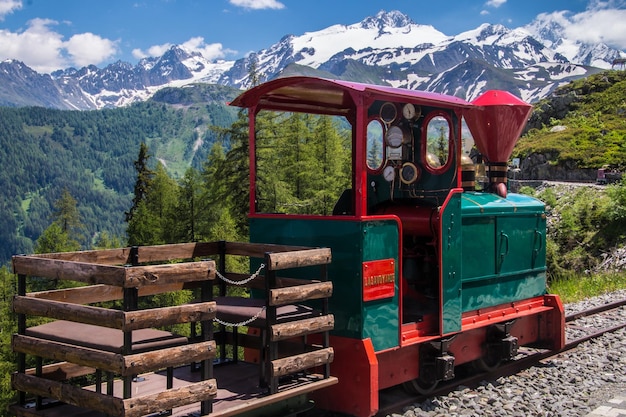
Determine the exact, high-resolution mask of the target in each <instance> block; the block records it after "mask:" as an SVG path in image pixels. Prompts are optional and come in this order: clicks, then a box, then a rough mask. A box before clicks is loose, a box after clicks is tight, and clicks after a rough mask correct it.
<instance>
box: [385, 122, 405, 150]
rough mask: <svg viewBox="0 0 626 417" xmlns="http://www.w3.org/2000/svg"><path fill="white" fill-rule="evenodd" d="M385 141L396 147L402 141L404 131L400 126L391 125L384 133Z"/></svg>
mask: <svg viewBox="0 0 626 417" xmlns="http://www.w3.org/2000/svg"><path fill="white" fill-rule="evenodd" d="M385 142H387V145H389V146H391V147H392V148H398V147H400V146H402V144H403V143H404V131H403V130H402V128H400V126H391V127H390V128H389V129H387V134H385Z"/></svg>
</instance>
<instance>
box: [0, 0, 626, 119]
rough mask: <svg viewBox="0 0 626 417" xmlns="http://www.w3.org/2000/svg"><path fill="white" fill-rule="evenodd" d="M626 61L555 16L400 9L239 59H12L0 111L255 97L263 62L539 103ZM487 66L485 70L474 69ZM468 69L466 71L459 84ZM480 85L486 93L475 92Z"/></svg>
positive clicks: (266, 70)
mask: <svg viewBox="0 0 626 417" xmlns="http://www.w3.org/2000/svg"><path fill="white" fill-rule="evenodd" d="M622 57H626V54H625V53H624V52H623V51H619V50H616V49H612V48H609V47H608V46H607V45H604V44H593V45H587V44H583V43H580V42H575V41H572V40H568V39H567V38H566V37H565V31H564V28H563V26H562V24H561V23H560V22H559V21H558V19H557V18H555V17H550V16H547V15H540V16H538V18H537V19H536V20H535V21H534V22H532V23H531V24H529V25H527V26H524V27H520V28H514V29H509V28H506V27H505V26H503V25H499V24H496V25H493V24H483V25H480V26H479V27H478V28H476V29H473V30H469V31H465V32H462V33H459V34H457V35H454V36H448V35H445V34H443V33H442V32H440V31H438V30H437V29H436V28H434V27H433V26H431V25H424V24H418V23H415V22H414V21H413V20H412V19H411V18H410V17H409V16H407V15H405V14H403V13H402V12H400V11H397V10H392V11H388V12H387V11H384V10H381V11H380V12H378V13H377V14H376V15H375V16H369V17H366V18H364V19H363V20H362V21H361V22H357V23H354V24H351V25H340V24H337V25H333V26H329V27H327V28H325V29H322V30H319V31H316V32H306V33H304V34H302V35H293V34H289V35H285V36H283V37H282V38H281V39H280V40H279V41H278V42H277V43H275V44H273V45H270V46H269V47H268V48H266V49H262V50H260V51H257V52H254V53H251V54H250V55H249V56H247V57H245V58H241V59H238V60H236V61H208V60H206V59H205V58H204V57H203V56H202V55H201V54H200V53H199V52H195V51H190V50H187V49H185V48H184V47H182V46H180V45H174V46H172V47H171V48H170V49H169V50H167V51H166V52H165V53H164V54H163V55H162V56H160V57H153V58H144V59H141V60H140V61H139V62H138V63H137V64H136V65H132V64H130V63H127V62H123V61H117V62H114V63H112V64H109V65H107V66H106V67H104V68H102V69H100V68H98V67H96V66H94V65H88V66H86V67H83V68H80V69H75V68H68V69H64V70H59V71H55V72H53V73H52V74H38V73H36V72H35V71H33V70H32V69H30V68H28V67H27V66H26V65H24V64H23V63H21V62H19V61H15V60H7V61H4V62H0V84H1V85H3V87H0V105H5V106H25V105H34V106H43V107H52V108H59V109H75V110H90V109H101V108H113V107H120V106H125V105H128V104H130V103H133V102H137V101H144V100H146V99H148V98H149V97H151V96H152V95H153V94H155V93H156V91H158V90H159V89H161V88H164V87H181V86H184V85H187V84H190V83H197V82H203V83H209V84H220V85H225V86H230V87H235V88H239V89H245V88H249V87H250V80H249V70H248V68H249V66H250V63H251V62H253V61H254V62H255V63H256V67H257V71H258V75H259V76H260V78H261V79H262V80H269V79H272V78H275V77H280V76H284V75H285V73H289V74H292V75H297V71H296V70H295V68H299V69H301V70H302V71H303V72H305V73H308V74H315V73H318V72H319V73H324V74H327V76H328V75H330V76H331V77H332V78H338V79H347V80H352V81H361V82H372V83H376V84H386V85H391V86H394V87H403V88H410V89H425V90H430V91H434V92H439V93H445V94H452V95H460V94H462V93H461V92H466V95H465V96H462V95H461V96H462V98H464V99H467V100H471V99H473V98H475V97H476V96H477V95H478V94H480V92H481V88H482V89H484V88H498V86H501V85H502V86H506V88H505V89H507V91H510V92H512V93H513V94H516V95H517V96H519V97H521V98H522V99H524V100H526V101H529V102H534V101H538V100H539V99H541V98H543V97H545V96H547V94H549V92H551V91H553V90H554V89H555V88H557V87H559V86H561V85H563V84H566V83H567V82H569V81H572V80H575V79H577V78H581V77H585V76H588V75H590V74H593V73H596V72H599V71H600V70H602V69H607V68H609V67H610V65H611V62H613V60H615V59H618V58H622ZM478 61H483V62H484V63H485V66H481V65H473V64H471V63H472V62H478ZM351 63H352V64H351ZM294 65H296V66H294ZM288 67H289V70H287V68H288ZM460 68H463V69H464V72H463V73H462V74H461V76H460V77H459V75H460ZM489 68H490V70H489V71H487V73H488V74H489V75H490V77H486V76H485V74H486V73H485V70H487V69H489ZM348 69H349V71H348ZM471 69H473V70H474V71H470V70H471ZM475 80H479V81H478V83H476V84H477V85H478V86H479V87H480V88H477V87H476V86H473V85H471V84H472V83H475Z"/></svg>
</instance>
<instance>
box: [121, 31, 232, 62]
mask: <svg viewBox="0 0 626 417" xmlns="http://www.w3.org/2000/svg"><path fill="white" fill-rule="evenodd" d="M172 46H174V44H172V43H164V44H162V45H153V46H151V47H150V48H148V49H147V50H146V51H143V50H141V49H133V56H134V57H135V58H137V59H142V58H147V57H159V56H161V55H163V54H164V53H165V52H166V51H167V50H168V49H170V48H171V47H172ZM181 46H182V47H184V48H185V49H187V50H189V51H191V52H199V53H200V54H202V56H203V57H204V58H206V59H207V60H209V61H213V60H216V59H221V58H224V57H225V56H226V55H228V54H236V53H237V51H233V50H231V49H224V47H223V45H222V44H221V43H211V44H207V43H205V41H204V38H203V37H201V36H196V37H193V38H190V39H189V40H187V41H185V42H183V43H182V44H181Z"/></svg>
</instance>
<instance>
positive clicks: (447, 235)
mask: <svg viewBox="0 0 626 417" xmlns="http://www.w3.org/2000/svg"><path fill="white" fill-rule="evenodd" d="M461 224H462V223H461V193H457V194H453V195H452V196H450V199H449V201H448V204H447V205H446V206H445V207H444V208H443V211H442V213H441V281H442V284H441V300H442V303H441V309H442V311H441V317H442V333H443V334H446V333H451V332H457V331H460V330H461V268H462V262H461V259H462V253H461V251H462V250H463V245H462V227H461Z"/></svg>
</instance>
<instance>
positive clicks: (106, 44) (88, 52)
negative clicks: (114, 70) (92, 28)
mask: <svg viewBox="0 0 626 417" xmlns="http://www.w3.org/2000/svg"><path fill="white" fill-rule="evenodd" d="M64 46H65V48H66V49H67V53H68V54H69V56H70V59H71V61H72V62H73V63H74V64H76V65H78V66H81V67H84V66H86V65H89V64H98V63H100V62H103V61H106V60H108V59H110V58H111V57H113V56H115V54H116V52H117V42H116V41H112V40H110V39H105V38H102V37H100V36H98V35H94V34H93V33H89V32H87V33H80V34H78V35H74V36H72V37H71V38H70V39H69V40H68V41H67V42H65V44H64Z"/></svg>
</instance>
